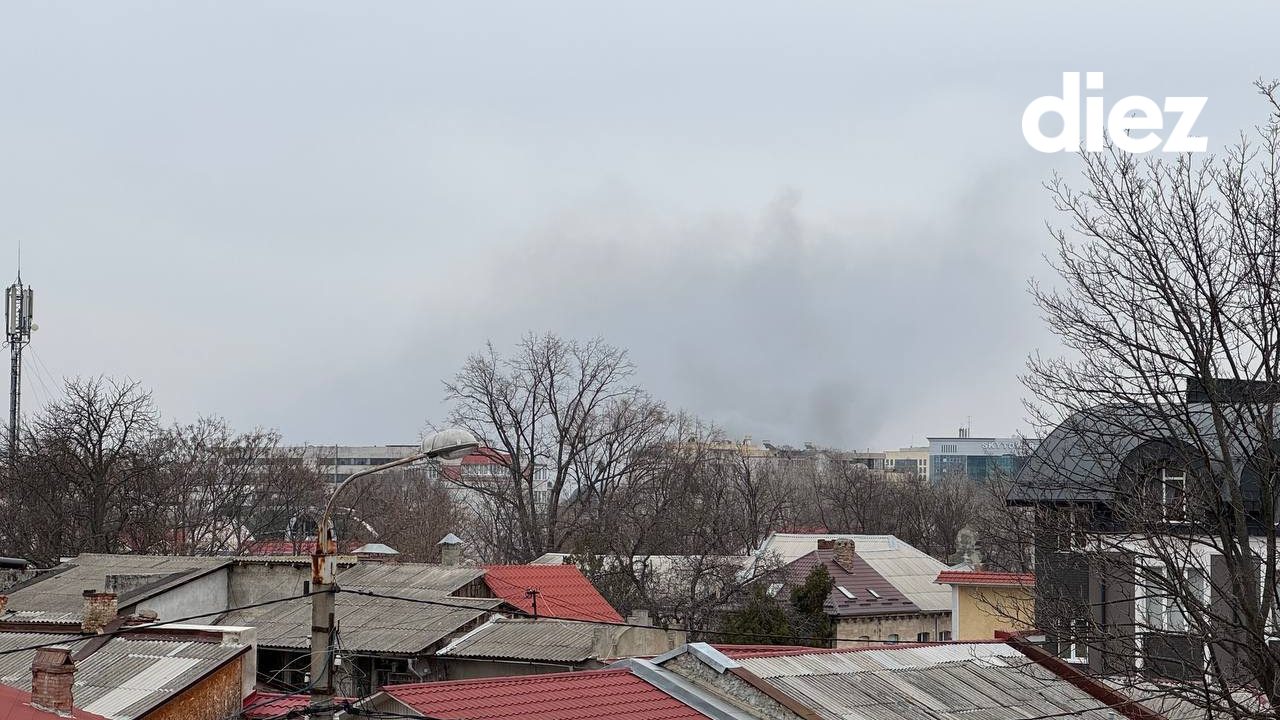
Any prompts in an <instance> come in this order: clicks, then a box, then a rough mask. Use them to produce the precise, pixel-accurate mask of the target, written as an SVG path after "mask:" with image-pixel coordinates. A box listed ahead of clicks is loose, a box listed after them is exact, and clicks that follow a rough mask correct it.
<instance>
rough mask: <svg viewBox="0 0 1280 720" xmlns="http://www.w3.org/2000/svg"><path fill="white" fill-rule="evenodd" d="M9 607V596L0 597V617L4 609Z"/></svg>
mask: <svg viewBox="0 0 1280 720" xmlns="http://www.w3.org/2000/svg"><path fill="white" fill-rule="evenodd" d="M8 606H9V596H8V595H0V615H3V614H4V611H5V608H7V607H8Z"/></svg>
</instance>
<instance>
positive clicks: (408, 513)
mask: <svg viewBox="0 0 1280 720" xmlns="http://www.w3.org/2000/svg"><path fill="white" fill-rule="evenodd" d="M357 487H358V488H359V489H360V493H359V494H358V495H357V496H355V497H354V498H353V499H352V500H350V501H349V502H348V503H347V504H348V506H349V508H350V513H349V514H347V515H340V516H339V520H342V519H344V518H349V517H358V518H361V519H362V520H361V521H358V522H344V523H342V524H341V526H340V527H339V531H340V534H339V535H338V537H341V538H343V539H344V540H351V541H353V542H357V541H358V542H379V543H383V544H385V545H389V546H391V547H392V548H393V549H395V550H397V551H398V552H399V553H400V559H401V560H406V561H413V562H438V561H439V560H440V549H439V548H438V547H437V546H436V543H437V542H439V540H440V539H441V538H442V537H444V536H445V535H446V534H448V533H450V532H456V531H459V530H460V529H462V528H463V525H464V523H465V522H466V519H465V509H464V508H463V506H462V504H461V503H460V502H459V501H458V500H457V499H456V498H455V497H454V494H453V492H452V490H451V488H450V487H448V485H447V484H446V483H445V482H443V481H441V480H438V479H432V478H429V477H427V475H426V474H425V473H424V472H423V471H422V470H420V469H416V468H414V469H405V470H399V471H392V472H389V473H385V474H384V475H382V476H379V477H378V478H377V482H369V483H364V484H363V485H360V486H357ZM473 537H474V536H473Z"/></svg>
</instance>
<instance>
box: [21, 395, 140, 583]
mask: <svg viewBox="0 0 1280 720" xmlns="http://www.w3.org/2000/svg"><path fill="white" fill-rule="evenodd" d="M159 417H160V415H159V412H158V411H157V410H156V408H155V405H154V403H153V402H152V400H151V394H150V393H148V392H146V391H144V390H143V389H142V388H141V387H140V386H139V385H138V383H136V382H132V381H117V380H111V379H107V378H102V377H98V378H88V379H85V378H77V379H74V380H70V381H68V382H67V383H66V386H65V388H64V389H63V397H62V398H61V399H59V400H56V401H54V402H52V403H50V404H49V405H48V406H47V407H46V408H44V409H43V410H42V411H41V412H40V413H38V414H37V415H36V416H35V417H33V418H32V419H31V420H30V421H29V422H28V423H27V425H26V428H25V432H24V434H23V438H22V461H21V463H19V464H18V465H17V467H16V468H14V469H11V470H10V472H9V473H8V474H7V475H6V476H5V486H4V488H3V491H4V506H5V508H6V512H5V515H6V520H5V523H3V525H4V530H3V532H4V533H5V535H6V537H5V542H6V545H7V546H8V547H10V548H11V550H10V552H11V554H15V555H23V556H26V557H28V558H29V559H32V560H37V561H41V562H52V561H56V560H57V559H58V558H59V557H61V556H64V555H74V554H77V553H80V552H113V551H116V550H119V549H120V548H121V547H122V546H123V544H124V542H125V539H126V538H127V537H128V536H130V535H131V534H135V533H138V532H142V530H141V528H143V527H146V526H150V525H152V524H153V523H154V522H155V521H156V518H157V517H158V516H157V515H156V514H155V511H156V505H157V503H158V502H159V501H158V500H157V493H156V492H155V491H156V489H157V488H158V487H159V485H160V481H159V476H158V473H159V469H160V466H161V464H162V457H163V449H164V444H163V442H162V440H161V438H160V431H159Z"/></svg>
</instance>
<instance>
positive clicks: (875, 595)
mask: <svg viewBox="0 0 1280 720" xmlns="http://www.w3.org/2000/svg"><path fill="white" fill-rule="evenodd" d="M867 592H869V593H871V597H873V598H879V597H880V593H878V592H876V591H875V590H874V589H872V588H867Z"/></svg>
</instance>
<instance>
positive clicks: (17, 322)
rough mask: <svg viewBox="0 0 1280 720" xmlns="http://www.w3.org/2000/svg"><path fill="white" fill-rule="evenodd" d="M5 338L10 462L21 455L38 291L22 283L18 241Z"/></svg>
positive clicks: (6, 308) (7, 301)
mask: <svg viewBox="0 0 1280 720" xmlns="http://www.w3.org/2000/svg"><path fill="white" fill-rule="evenodd" d="M4 300H5V302H4V319H5V341H6V342H7V343H8V344H9V360H10V364H9V444H8V446H7V447H6V448H5V451H6V452H7V453H8V456H9V462H10V463H11V464H16V463H17V459H18V438H19V431H20V426H19V423H20V422H21V418H22V350H23V348H25V347H26V346H27V343H29V342H31V331H32V330H35V329H36V326H35V324H34V323H32V322H31V318H32V317H33V314H32V306H33V304H34V302H33V301H34V300H35V293H34V292H33V291H32V289H31V287H30V286H28V285H23V284H22V245H21V244H19V245H18V280H17V282H15V283H14V284H12V285H10V286H9V288H8V289H7V290H6V291H5V294H4Z"/></svg>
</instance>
